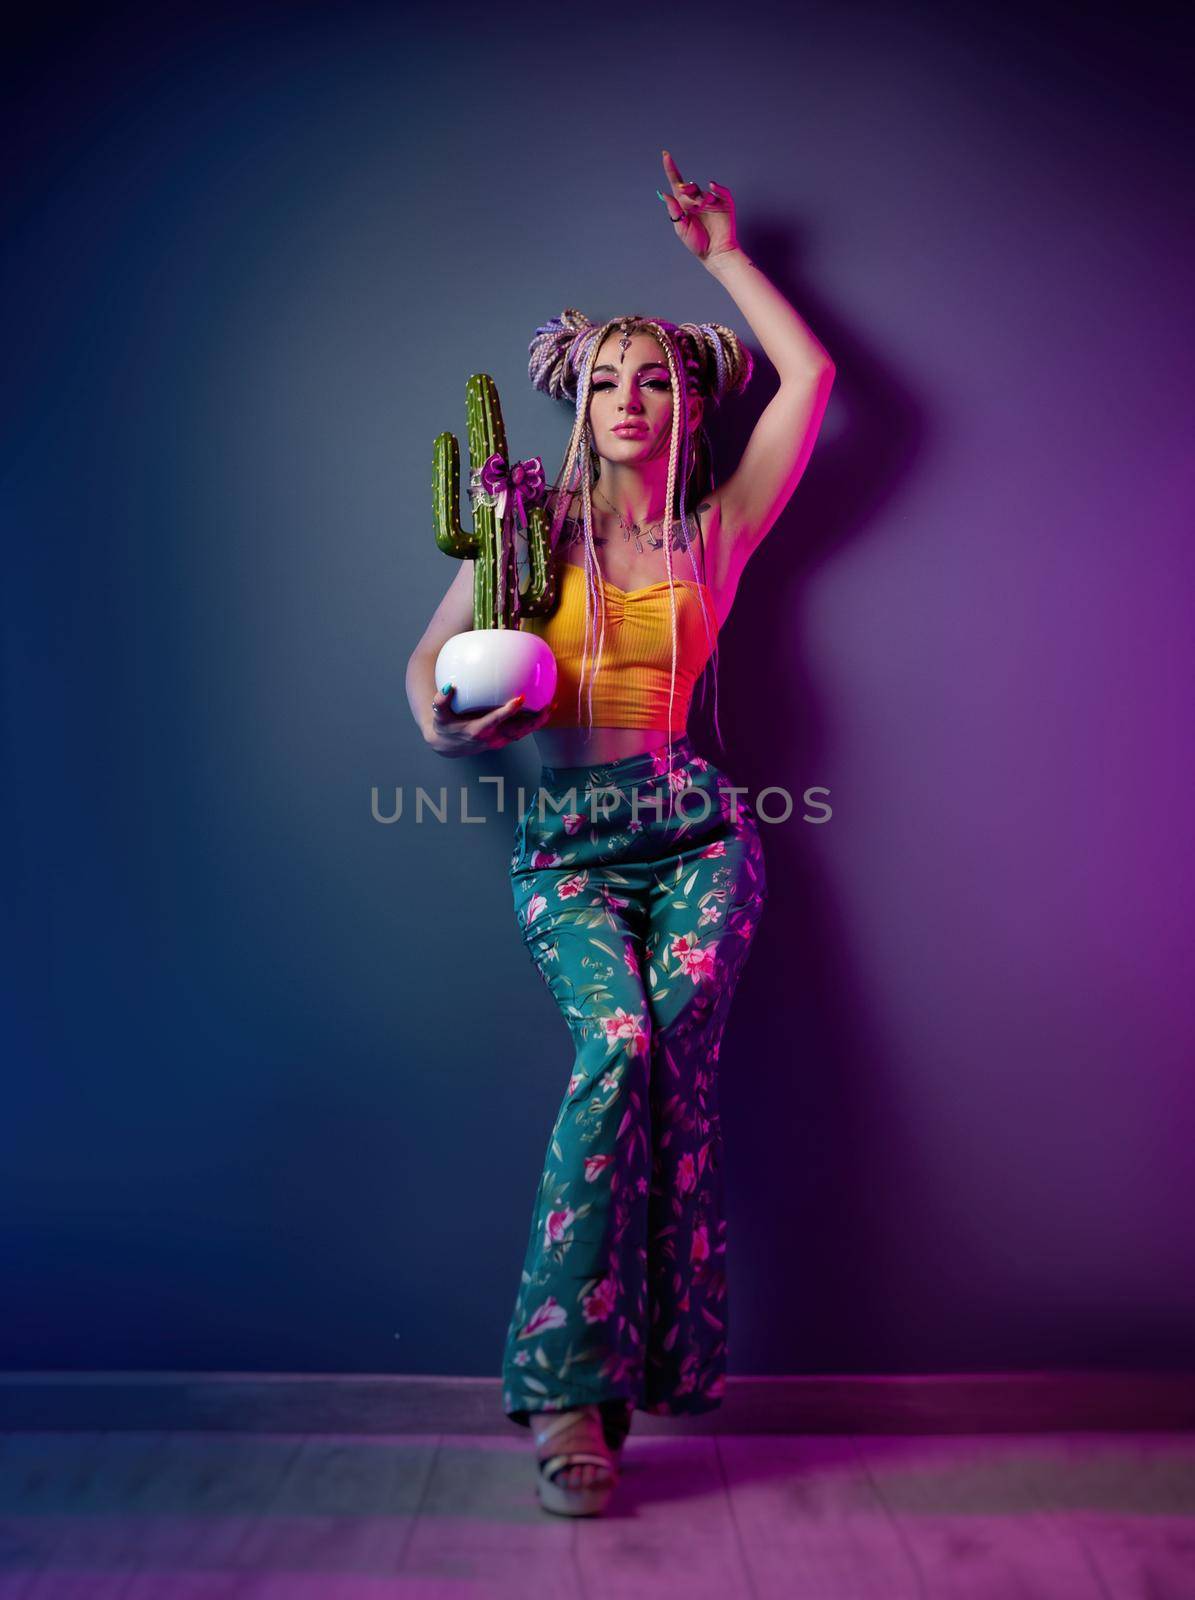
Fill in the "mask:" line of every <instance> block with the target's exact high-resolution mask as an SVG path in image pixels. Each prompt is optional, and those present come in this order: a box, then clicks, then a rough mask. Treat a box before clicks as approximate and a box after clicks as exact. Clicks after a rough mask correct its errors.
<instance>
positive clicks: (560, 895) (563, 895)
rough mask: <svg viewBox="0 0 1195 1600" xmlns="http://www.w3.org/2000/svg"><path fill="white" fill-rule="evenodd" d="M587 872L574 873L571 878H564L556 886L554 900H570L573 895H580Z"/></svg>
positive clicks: (587, 875)
mask: <svg viewBox="0 0 1195 1600" xmlns="http://www.w3.org/2000/svg"><path fill="white" fill-rule="evenodd" d="M588 877H589V874H588V872H574V873H573V875H572V877H571V878H565V879H564V881H563V882H562V883H560V884H558V885H557V888H556V898H557V899H558V900H571V899H572V898H573V896H574V895H576V894H580V893H581V890H582V889H583V888H584V887H585V883H586V880H587V879H588Z"/></svg>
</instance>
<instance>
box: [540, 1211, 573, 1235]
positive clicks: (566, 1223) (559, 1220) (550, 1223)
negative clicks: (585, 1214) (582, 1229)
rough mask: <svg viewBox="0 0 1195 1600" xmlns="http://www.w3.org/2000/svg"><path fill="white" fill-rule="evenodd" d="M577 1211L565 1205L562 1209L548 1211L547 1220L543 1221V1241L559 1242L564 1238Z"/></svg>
mask: <svg viewBox="0 0 1195 1600" xmlns="http://www.w3.org/2000/svg"><path fill="white" fill-rule="evenodd" d="M576 1216H577V1213H576V1212H575V1211H574V1210H572V1208H571V1207H569V1206H565V1208H564V1210H563V1211H549V1212H548V1217H547V1221H546V1222H545V1223H544V1243H545V1244H559V1243H560V1241H561V1239H563V1238H564V1236H565V1234H566V1233H567V1232H568V1230H569V1228H570V1227H571V1226H572V1224H573V1222H574V1221H575V1220H576Z"/></svg>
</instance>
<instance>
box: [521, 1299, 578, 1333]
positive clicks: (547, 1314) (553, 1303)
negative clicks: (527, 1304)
mask: <svg viewBox="0 0 1195 1600" xmlns="http://www.w3.org/2000/svg"><path fill="white" fill-rule="evenodd" d="M567 1321H568V1312H567V1311H566V1310H565V1309H564V1307H563V1306H562V1305H561V1304H560V1302H559V1301H558V1300H557V1299H556V1296H555V1295H553V1294H550V1295H549V1296H548V1298H547V1299H546V1300H545V1301H544V1303H543V1305H542V1306H540V1307H539V1308H538V1310H536V1311H533V1312H532V1313H531V1315H530V1317H528V1319H527V1321H526V1322H525V1323H524V1324H523V1326H522V1327H521V1328H520V1329H519V1338H520V1339H530V1338H531V1337H532V1336H533V1335H534V1334H537V1333H540V1332H543V1331H546V1330H547V1329H548V1328H563V1327H564V1325H565V1323H566V1322H567Z"/></svg>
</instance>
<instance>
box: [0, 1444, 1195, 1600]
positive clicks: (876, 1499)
mask: <svg viewBox="0 0 1195 1600" xmlns="http://www.w3.org/2000/svg"><path fill="white" fill-rule="evenodd" d="M241 1595H253V1596H258V1595H269V1596H272V1597H279V1600H308V1597H318V1600H333V1597H338V1600H339V1597H343V1600H365V1597H369V1600H374V1597H381V1596H386V1597H390V1596H428V1597H431V1596H435V1597H444V1600H456V1597H458V1596H483V1597H490V1596H494V1597H498V1596H507V1595H509V1596H516V1595H517V1596H519V1597H520V1600H524V1597H534V1600H555V1597H557V1596H561V1597H564V1596H567V1597H569V1600H576V1597H593V1600H599V1597H600V1600H651V1597H655V1596H664V1595H667V1596H677V1597H678V1600H679V1597H681V1596H684V1597H685V1600H704V1597H709V1600H739V1597H743V1600H771V1597H773V1596H775V1597H777V1600H779V1597H783V1600H906V1597H908V1600H939V1597H941V1600H946V1597H955V1596H957V1597H959V1600H1037V1597H1040V1600H1097V1597H1099V1600H1137V1597H1140V1600H1195V1434H1191V1433H1186V1432H1184V1433H1165V1432H1161V1433H1160V1432H1149V1433H1141V1434H1132V1433H1065V1434H1033V1435H1011V1434H998V1435H990V1434H989V1435H961V1436H960V1435H953V1436H950V1437H936V1436H935V1437H927V1436H907V1435H905V1436H900V1437H897V1436H895V1435H886V1436H883V1437H876V1436H863V1435H853V1436H852V1435H824V1434H823V1435H816V1436H802V1437H789V1436H785V1435H758V1434H752V1435H736V1434H725V1435H722V1436H720V1437H719V1436H700V1435H689V1436H669V1435H667V1434H650V1435H644V1436H641V1437H636V1436H635V1435H634V1434H632V1436H631V1439H630V1440H629V1442H628V1444H627V1446H626V1452H625V1462H624V1474H623V1478H622V1482H621V1483H620V1485H619V1487H618V1489H617V1491H616V1496H615V1499H614V1500H613V1501H612V1502H611V1506H610V1509H609V1511H608V1512H607V1513H606V1515H605V1516H604V1517H601V1518H588V1519H581V1520H574V1519H568V1518H563V1517H556V1516H553V1515H551V1514H550V1513H548V1512H544V1511H542V1510H540V1508H539V1505H538V1503H537V1502H536V1500H535V1497H534V1490H533V1483H532V1458H531V1450H530V1443H529V1440H528V1438H527V1436H526V1435H525V1434H524V1433H523V1432H522V1431H521V1430H520V1431H519V1432H518V1433H517V1434H516V1433H515V1430H514V1429H513V1428H512V1429H511V1430H510V1436H509V1437H496V1436H494V1435H492V1434H477V1435H462V1434H460V1433H455V1434H443V1435H437V1434H423V1435H417V1434H390V1435H370V1436H365V1435H329V1434H327V1433H320V1434H307V1435H303V1434H285V1433H269V1434H267V1433H258V1434H230V1433H224V1432H204V1433H200V1432H191V1433H175V1432H140V1433H138V1432H124V1431H120V1432H95V1433H69V1432H62V1431H53V1432H50V1431H46V1432H13V1433H7V1434H3V1435H0V1600H66V1597H68V1596H69V1597H75V1596H78V1597H84V1596H85V1597H88V1600H92V1597H95V1600H100V1597H104V1600H108V1597H113V1600H115V1597H116V1596H120V1597H122V1600H124V1597H130V1600H131V1597H136V1600H189V1597H192V1596H196V1597H197V1596H222V1597H223V1596H241Z"/></svg>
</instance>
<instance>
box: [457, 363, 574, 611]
mask: <svg viewBox="0 0 1195 1600" xmlns="http://www.w3.org/2000/svg"><path fill="white" fill-rule="evenodd" d="M465 419H466V423H467V426H468V437H469V466H470V472H471V474H472V472H476V471H479V470H480V469H481V467H482V466H483V464H484V463H485V462H486V461H488V460H489V459H490V457H491V456H493V455H495V454H497V455H500V456H501V457H502V460H503V461H504V462H505V461H506V459H507V456H506V428H505V426H504V425H503V422H502V407H501V406H500V405H499V403H498V390H497V388H496V387H495V384H494V380H493V378H491V377H490V375H489V374H488V373H486V372H475V373H474V374H473V376H472V377H471V378H470V379H469V381H468V383H467V384H466V385H465ZM460 471H461V463H460V451H459V449H458V447H457V442H456V437H455V435H454V434H451V433H441V434H440V435H439V436H438V437H437V439H436V443H435V455H434V461H433V468H432V512H433V515H434V517H435V525H436V543H437V545H439V547H440V549H441V550H443V552H444V554H445V555H449V556H455V557H456V558H457V560H458V561H463V560H466V559H467V558H468V557H470V556H471V557H472V558H473V560H474V563H475V566H474V569H473V626H474V628H517V627H518V619H519V617H520V616H535V617H544V616H548V615H549V614H550V613H551V612H552V611H553V610H554V609H555V607H556V601H557V582H556V570H555V566H554V564H553V562H552V560H551V547H550V538H551V522H550V518H549V514H548V509H547V507H546V505H544V504H542V503H541V504H539V505H533V506H528V507H527V508H526V509H527V547H528V556H529V562H530V575H529V581H528V584H527V588H526V590H524V591H520V589H519V569H518V560H517V550H516V546H515V540H514V517H513V515H511V514H510V510H511V508H510V507H509V506H508V514H507V515H506V517H504V518H503V519H502V522H501V524H500V523H499V517H498V508H497V507H496V506H487V505H482V504H480V503H475V504H474V507H473V532H472V533H466V532H465V530H464V529H463V528H462V527H461V520H460Z"/></svg>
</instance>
